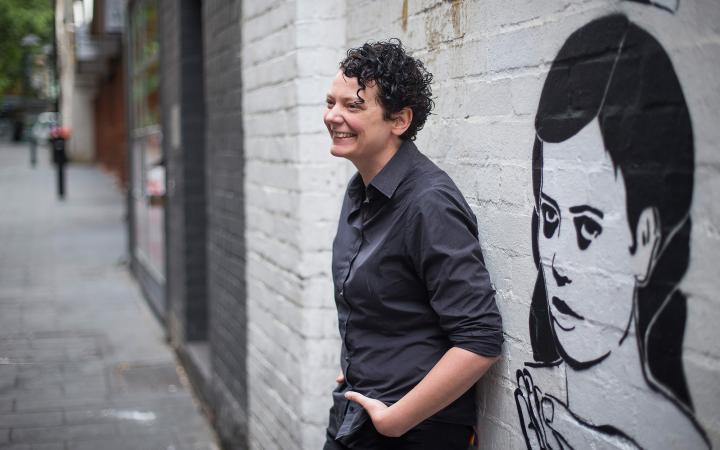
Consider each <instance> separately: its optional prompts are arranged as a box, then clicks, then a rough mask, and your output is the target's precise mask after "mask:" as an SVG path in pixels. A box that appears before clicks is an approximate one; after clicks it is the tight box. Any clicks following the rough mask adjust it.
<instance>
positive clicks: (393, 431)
mask: <svg viewBox="0 0 720 450" xmlns="http://www.w3.org/2000/svg"><path fill="white" fill-rule="evenodd" d="M431 78H432V77H431V75H430V74H429V73H428V72H427V71H426V70H425V68H424V66H423V64H422V63H421V62H420V61H418V60H416V59H414V58H412V57H410V56H409V55H407V54H406V53H405V51H404V49H403V48H402V46H401V45H400V42H399V41H391V42H376V43H367V44H365V45H363V46H361V47H358V48H355V49H351V50H349V51H348V53H347V57H346V58H345V59H344V60H343V61H342V63H341V64H340V71H339V72H338V74H337V76H336V77H335V79H334V80H333V82H332V84H331V86H330V90H329V92H328V95H327V109H326V111H325V115H324V121H325V125H326V126H327V129H328V132H329V133H330V136H331V138H332V146H331V149H330V151H331V153H332V154H333V155H335V156H338V157H343V158H347V159H348V160H350V161H351V162H352V163H353V164H354V165H355V167H356V168H357V171H358V173H357V174H356V175H355V176H354V177H353V178H352V179H351V180H350V184H349V185H348V188H347V192H346V194H345V199H344V203H343V207H342V211H341V214H340V222H339V224H338V231H337V235H336V237H335V241H334V243H333V266H332V271H333V279H334V283H335V302H336V305H337V309H338V318H339V328H340V336H341V338H342V352H341V355H342V357H341V361H340V362H341V367H342V373H341V374H340V376H339V377H338V380H337V381H338V383H339V384H338V386H337V389H336V390H335V392H334V393H333V396H334V404H333V407H332V409H331V410H330V420H329V426H328V429H327V441H326V444H325V449H326V450H336V449H346V448H358V449H360V448H363V449H413V450H419V449H433V450H437V449H445V450H453V449H458V450H460V449H461V450H466V449H467V447H468V444H469V442H470V441H471V439H472V437H473V426H474V425H475V423H476V421H477V410H476V406H475V395H474V389H472V388H473V385H474V384H475V382H476V381H477V380H478V379H479V378H480V377H481V376H482V375H483V374H484V373H485V372H486V371H487V369H488V368H489V367H490V365H491V364H492V363H493V362H494V361H495V360H496V358H497V356H498V355H499V354H500V346H501V344H502V340H503V338H502V327H501V320H500V315H499V313H498V309H497V306H496V305H495V297H494V290H493V289H492V286H491V284H490V278H489V276H488V273H487V271H486V270H485V265H484V262H483V256H482V252H481V251H480V244H479V242H478V229H477V223H476V220H475V216H474V215H473V213H472V210H471V209H470V207H469V206H468V205H467V203H466V202H465V199H464V198H463V196H462V194H461V193H460V191H459V190H458V188H457V187H456V186H455V184H454V183H453V182H452V180H451V179H450V178H449V177H448V175H447V174H446V173H445V172H443V171H442V170H440V169H439V168H438V167H437V166H436V165H435V164H433V163H432V162H431V161H430V160H429V159H428V158H427V157H425V156H424V155H423V154H422V153H420V152H419V151H418V149H417V147H416V146H415V144H414V143H413V140H414V139H415V135H416V133H417V132H418V131H419V130H420V129H421V128H422V126H423V124H424V123H425V119H426V118H427V116H428V114H429V113H430V109H431V107H432V100H431V97H430V80H431Z"/></svg>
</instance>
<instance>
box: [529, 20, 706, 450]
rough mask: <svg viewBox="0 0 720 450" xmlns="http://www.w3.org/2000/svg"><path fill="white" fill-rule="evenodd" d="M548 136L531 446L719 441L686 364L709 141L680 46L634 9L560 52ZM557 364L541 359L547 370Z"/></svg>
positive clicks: (538, 178) (546, 100)
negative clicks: (561, 372)
mask: <svg viewBox="0 0 720 450" xmlns="http://www.w3.org/2000/svg"><path fill="white" fill-rule="evenodd" d="M535 128H536V138H535V145H534V148H533V192H534V196H535V214H534V215H533V220H532V236H533V255H534V259H535V263H536V265H537V267H538V269H539V271H538V279H537V282H536V285H535V290H534V293H533V299H532V305H531V310H530V337H531V343H532V348H533V356H534V359H535V362H534V363H527V366H530V367H552V366H559V365H561V364H564V365H565V366H566V368H565V376H566V392H564V395H565V397H566V398H562V399H561V398H559V397H560V396H554V395H545V394H543V392H542V390H541V389H540V388H539V387H537V386H535V385H534V382H533V378H532V375H531V373H530V372H529V371H528V370H523V371H518V385H519V387H518V389H517V390H516V393H515V396H516V402H517V406H518V413H519V415H520V420H521V425H522V427H523V433H524V435H525V439H526V444H527V446H528V448H534V447H539V448H567V447H574V448H583V447H587V446H588V444H589V443H590V442H592V443H593V445H594V446H595V447H594V448H603V447H604V446H607V447H608V448H615V447H617V446H623V445H624V446H626V447H641V448H697V447H698V446H701V447H706V446H707V445H708V441H707V438H706V436H705V434H704V432H703V430H702V428H701V427H700V426H699V425H698V423H697V422H696V421H695V418H694V415H693V405H692V399H691V397H690V392H689V390H688V386H687V382H686V379H685V373H684V370H683V365H682V348H683V346H682V344H683V336H684V331H685V319H686V308H687V305H686V302H687V299H686V297H685V295H684V294H683V293H682V292H681V291H680V290H679V288H678V285H679V283H680V281H681V280H682V278H683V276H684V274H685V272H686V270H687V266H688V260H689V251H690V249H689V243H690V230H691V219H690V204H691V202H692V190H693V175H694V150H693V134H692V128H691V123H690V116H689V113H688V109H687V106H686V103H685V99H684V97H683V93H682V89H681V87H680V83H679V82H678V79H677V76H676V75H675V71H674V70H673V67H672V63H671V62H670V59H669V57H668V56H667V54H666V53H665V51H664V50H663V48H662V47H661V46H660V44H659V43H658V42H657V41H656V40H655V39H654V38H653V37H652V36H651V35H649V34H648V33H647V32H645V31H644V30H642V29H641V28H639V27H638V26H636V25H635V24H633V23H631V22H629V21H628V19H627V18H626V17H624V16H622V15H611V16H607V17H603V18H600V19H597V20H595V21H593V22H591V23H589V24H587V25H585V26H583V27H582V28H580V29H579V30H577V31H576V32H574V33H573V34H572V35H571V36H570V37H569V38H568V39H567V41H566V42H565V44H564V45H563V47H562V49H561V50H560V52H559V53H558V55H557V57H556V59H555V61H554V63H553V65H552V67H551V69H550V72H549V74H548V77H547V79H546V81H545V85H544V88H543V92H542V95H541V98H540V103H539V106H538V112H537V116H536V120H535ZM540 373H541V371H537V372H536V374H535V375H536V377H537V375H539V374H540Z"/></svg>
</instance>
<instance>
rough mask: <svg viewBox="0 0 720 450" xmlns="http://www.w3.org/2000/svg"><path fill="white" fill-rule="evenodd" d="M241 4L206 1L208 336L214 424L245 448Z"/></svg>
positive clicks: (229, 0)
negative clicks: (215, 419)
mask: <svg viewBox="0 0 720 450" xmlns="http://www.w3.org/2000/svg"><path fill="white" fill-rule="evenodd" d="M240 4H241V2H240V0H205V1H204V2H203V20H204V30H205V32H204V34H205V37H204V41H205V74H206V79H205V95H206V105H207V116H206V120H207V140H206V170H207V172H206V176H207V192H208V196H207V207H208V208H207V211H208V224H207V225H208V227H207V238H208V245H207V258H208V259H207V262H208V299H209V307H210V324H211V325H210V331H209V339H210V348H211V355H212V356H211V358H212V369H213V390H214V392H215V402H214V403H215V404H214V405H213V409H215V411H216V418H217V423H216V427H217V429H218V431H219V432H220V435H221V437H222V439H223V441H224V442H225V443H226V444H227V446H228V448H246V441H245V439H246V435H247V379H246V377H247V372H246V366H245V357H246V341H247V338H246V330H247V323H246V317H247V314H246V307H245V297H246V295H245V276H244V275H245V241H244V231H245V218H244V192H243V181H244V180H243V164H244V162H243V161H244V158H243V146H242V141H243V132H242V112H241V106H242V103H241V88H242V86H241V72H242V68H241V65H240V61H241V60H240V52H241V26H240V23H241V9H240Z"/></svg>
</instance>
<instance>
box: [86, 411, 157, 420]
mask: <svg viewBox="0 0 720 450" xmlns="http://www.w3.org/2000/svg"><path fill="white" fill-rule="evenodd" d="M100 414H101V415H102V416H103V417H113V418H115V419H122V420H132V421H133V422H141V423H148V422H153V421H155V419H156V418H157V416H156V415H155V413H154V412H151V411H149V412H142V411H133V410H127V409H121V410H116V409H103V410H102V411H101V412H100Z"/></svg>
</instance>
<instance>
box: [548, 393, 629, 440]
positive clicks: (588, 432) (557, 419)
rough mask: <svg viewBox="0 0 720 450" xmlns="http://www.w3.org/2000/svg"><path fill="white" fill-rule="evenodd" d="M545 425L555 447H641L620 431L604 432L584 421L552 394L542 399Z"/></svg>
mask: <svg viewBox="0 0 720 450" xmlns="http://www.w3.org/2000/svg"><path fill="white" fill-rule="evenodd" d="M541 407H542V409H543V417H544V420H545V427H546V428H547V429H549V430H550V433H549V435H548V437H549V436H550V435H551V436H552V438H550V440H551V441H553V444H552V445H553V448H558V449H566V448H567V449H570V448H586V447H588V446H589V445H590V443H592V447H593V448H595V449H598V450H611V449H618V448H622V449H639V448H640V447H638V446H637V444H636V443H635V442H633V441H632V440H631V439H629V438H627V437H625V436H623V435H622V434H621V433H620V432H619V431H617V432H616V433H615V434H612V433H603V432H601V431H599V430H598V429H597V428H596V427H594V426H592V425H590V424H587V423H584V422H583V421H582V419H580V418H579V417H577V416H576V415H575V414H574V413H573V412H572V411H571V410H570V409H569V408H568V407H567V406H566V405H565V404H564V403H563V402H561V401H560V400H558V399H557V398H555V397H553V396H551V395H545V396H544V397H543V399H542V400H541Z"/></svg>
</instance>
